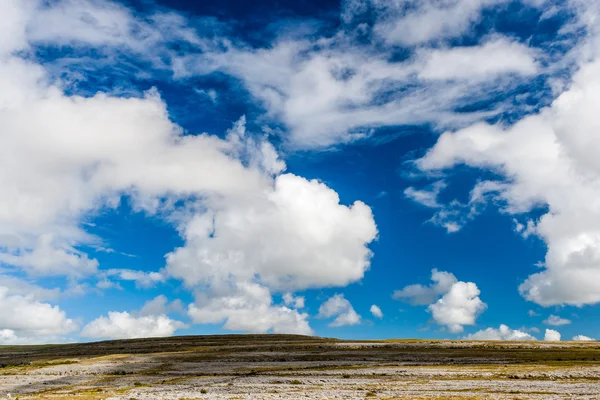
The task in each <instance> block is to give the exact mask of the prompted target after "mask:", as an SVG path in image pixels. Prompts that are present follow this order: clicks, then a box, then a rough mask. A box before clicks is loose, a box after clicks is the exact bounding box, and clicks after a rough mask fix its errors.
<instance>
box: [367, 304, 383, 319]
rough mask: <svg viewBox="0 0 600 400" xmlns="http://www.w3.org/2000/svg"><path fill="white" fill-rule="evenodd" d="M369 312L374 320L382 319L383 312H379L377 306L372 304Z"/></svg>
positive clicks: (379, 309)
mask: <svg viewBox="0 0 600 400" xmlns="http://www.w3.org/2000/svg"><path fill="white" fill-rule="evenodd" d="M369 311H371V314H373V316H374V317H375V318H379V319H381V318H383V312H382V311H381V308H379V306H377V305H375V304H373V305H372V306H371V308H370V309H369Z"/></svg>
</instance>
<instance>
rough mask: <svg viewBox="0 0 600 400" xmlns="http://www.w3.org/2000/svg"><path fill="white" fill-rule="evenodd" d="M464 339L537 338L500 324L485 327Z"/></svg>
mask: <svg viewBox="0 0 600 400" xmlns="http://www.w3.org/2000/svg"><path fill="white" fill-rule="evenodd" d="M464 339H466V340H537V339H536V338H535V337H533V336H531V335H530V334H529V333H526V332H523V331H520V330H516V329H510V328H509V327H508V326H506V325H504V324H502V325H500V327H499V328H498V329H495V328H487V329H484V330H481V331H478V332H475V333H472V334H470V335H467V336H465V338H464Z"/></svg>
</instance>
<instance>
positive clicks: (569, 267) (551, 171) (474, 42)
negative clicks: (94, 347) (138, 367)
mask: <svg viewBox="0 0 600 400" xmlns="http://www.w3.org/2000/svg"><path fill="white" fill-rule="evenodd" d="M598 17H600V4H599V3H598V2H597V1H582V0H564V1H559V2H548V1H545V0H521V1H509V0H485V1H475V2H474V1H470V0H450V1H438V0H426V1H412V0H395V1H388V2H382V1H379V0H343V1H341V2H339V1H318V2H317V1H309V0H305V1H262V2H261V1H259V2H254V3H252V4H250V3H248V2H241V1H234V0H228V1H223V2H219V3H218V5H214V3H212V2H197V1H194V2H192V1H183V0H177V1H162V2H159V1H150V0H144V1H137V0H136V1H134V0H131V1H123V2H118V1H100V0H55V1H40V0H27V1H25V0H9V1H7V2H3V4H2V5H0V19H1V21H0V22H1V23H0V26H2V28H0V85H2V87H3V88H4V90H3V93H2V94H0V129H1V131H2V132H3V133H2V135H0V148H1V150H0V160H1V161H0V183H1V184H2V187H3V190H2V191H0V209H1V210H2V211H0V309H1V310H2V311H0V344H2V343H4V344H13V343H49V342H70V341H89V340H100V339H112V338H133V337H146V336H169V335H177V334H208V333H211V334H212V333H230V332H258V333H301V334H313V335H319V336H330V337H340V338H450V339H460V338H470V339H507V340H512V339H530V340H532V339H537V340H544V339H546V340H557V339H560V338H562V339H563V340H571V339H572V338H576V339H578V340H586V339H591V338H595V337H597V336H598V332H597V331H598V329H600V325H598V324H597V323H596V322H595V321H596V320H597V318H595V317H596V316H597V315H598V314H597V313H598V303H599V302H600V204H598V203H597V202H598V200H596V199H598V198H600V164H599V163H598V161H597V157H596V154H597V151H598V149H600V141H599V139H598V135H597V134H596V131H597V130H598V129H599V128H600V120H599V119H598V117H597V115H596V114H597V111H596V110H597V109H598V106H600V95H599V94H598V93H600V91H599V90H596V89H598V88H600V58H599V56H600V45H599V43H600V31H599V28H598V26H597V22H596V21H597V20H598V19H597V18H598Z"/></svg>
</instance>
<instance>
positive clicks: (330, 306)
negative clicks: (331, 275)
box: [317, 293, 361, 327]
mask: <svg viewBox="0 0 600 400" xmlns="http://www.w3.org/2000/svg"><path fill="white" fill-rule="evenodd" d="M333 317H335V319H334V320H333V321H332V322H331V323H330V324H329V326H331V327H340V326H346V325H357V324H360V320H361V316H360V315H359V314H358V313H357V312H356V311H354V307H352V304H350V302H349V301H348V300H347V299H346V298H345V297H344V295H343V294H339V293H338V294H335V295H333V296H332V297H330V298H329V299H327V301H325V302H324V303H323V304H321V307H319V314H318V315H317V318H333Z"/></svg>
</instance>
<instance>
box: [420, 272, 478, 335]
mask: <svg viewBox="0 0 600 400" xmlns="http://www.w3.org/2000/svg"><path fill="white" fill-rule="evenodd" d="M480 293H481V292H480V291H479V289H478V288H477V285H475V284H474V283H473V282H457V283H455V284H454V285H452V287H451V288H450V291H449V292H448V293H446V294H444V296H442V298H441V299H439V300H438V301H437V302H435V303H433V304H431V305H430V306H429V307H428V308H427V310H428V311H429V312H431V316H432V317H433V319H434V320H435V322H436V323H438V324H440V325H446V326H447V327H448V329H449V330H450V332H452V333H458V332H462V331H463V330H464V328H463V326H464V325H475V321H476V319H477V317H478V316H479V314H481V313H482V312H483V311H484V310H485V309H486V308H487V305H486V304H485V303H484V302H483V301H481V299H480V298H479V294H480Z"/></svg>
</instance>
